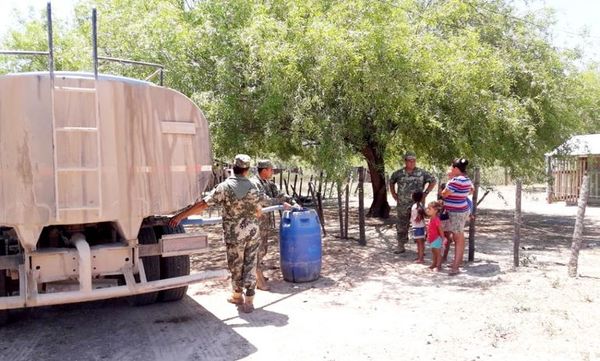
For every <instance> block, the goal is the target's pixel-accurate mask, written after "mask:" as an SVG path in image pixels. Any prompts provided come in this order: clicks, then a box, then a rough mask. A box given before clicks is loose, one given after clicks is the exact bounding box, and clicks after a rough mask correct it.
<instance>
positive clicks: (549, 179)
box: [546, 155, 554, 203]
mask: <svg viewBox="0 0 600 361" xmlns="http://www.w3.org/2000/svg"><path fill="white" fill-rule="evenodd" d="M552 183H554V182H553V179H552V157H551V156H549V155H547V156H546V202H548V203H552V194H553V193H554V191H553V189H552V185H553V184H552Z"/></svg>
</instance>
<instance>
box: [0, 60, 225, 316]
mask: <svg viewBox="0 0 600 361" xmlns="http://www.w3.org/2000/svg"><path fill="white" fill-rule="evenodd" d="M0 155H1V156H0V313H2V316H5V315H6V310H8V309H14V308H23V307H35V306H44V305H56V304H64V303H72V302H80V301H90V300H99V299H107V298H113V297H122V296H129V299H130V300H131V302H132V303H133V304H149V303H153V302H155V301H157V300H163V301H172V300H178V299H181V298H182V297H183V296H184V295H185V293H186V288H187V285H188V284H190V283H193V282H198V281H201V280H204V279H207V278H211V277H218V276H222V275H223V272H219V271H214V272H211V271H205V272H200V273H195V274H190V262H189V254H192V253H197V252H201V251H203V250H205V249H206V247H207V236H206V235H205V234H201V233H193V234H187V233H184V230H183V228H181V227H179V228H170V227H168V226H167V223H166V221H167V220H168V218H167V217H165V216H161V215H168V214H171V213H172V212H174V211H175V210H178V209H181V208H183V207H185V206H186V205H189V204H191V203H193V202H194V200H195V199H196V198H197V197H198V196H199V195H200V194H201V193H202V192H203V191H204V190H205V187H206V186H207V184H208V183H209V181H210V180H211V177H212V171H211V164H212V155H211V144H210V139H209V130H208V124H207V121H206V119H205V118H204V116H203V114H202V112H201V111H200V109H198V107H197V106H196V105H195V104H194V103H193V102H192V101H191V100H190V99H188V98H187V97H186V96H184V95H183V94H181V93H179V92H177V91H174V90H172V89H168V88H166V87H162V86H158V85H155V84H153V83H150V82H146V81H140V80H135V79H130V78H125V77H118V76H110V75H101V74H97V73H96V74H94V73H80V72H53V71H47V72H35V73H17V74H10V75H5V76H0Z"/></svg>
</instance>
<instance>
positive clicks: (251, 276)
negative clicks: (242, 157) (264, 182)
mask: <svg viewBox="0 0 600 361" xmlns="http://www.w3.org/2000/svg"><path fill="white" fill-rule="evenodd" d="M236 162H237V157H236ZM249 162H250V157H248V166H249ZM204 201H205V202H206V204H207V205H208V206H212V205H215V204H218V205H220V206H222V207H223V212H222V218H223V239H224V241H225V246H226V249H227V266H228V267H229V271H230V272H231V285H232V287H233V291H234V292H239V293H241V292H242V289H243V288H246V295H247V296H253V295H254V289H255V287H256V252H257V250H258V244H259V221H258V216H259V211H260V208H261V204H269V203H270V199H269V198H268V197H267V196H266V195H265V194H264V193H263V192H261V191H260V190H259V189H257V188H256V186H255V185H254V184H252V182H250V179H248V178H246V177H244V176H241V175H233V176H231V177H229V178H227V179H226V180H225V181H223V182H222V183H220V184H219V185H217V187H216V188H215V189H214V190H213V191H211V192H210V193H209V194H208V195H207V196H206V197H205V198H204Z"/></svg>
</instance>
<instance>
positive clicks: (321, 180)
mask: <svg viewBox="0 0 600 361" xmlns="http://www.w3.org/2000/svg"><path fill="white" fill-rule="evenodd" d="M317 193H320V194H323V171H321V173H320V174H319V188H318V189H317Z"/></svg>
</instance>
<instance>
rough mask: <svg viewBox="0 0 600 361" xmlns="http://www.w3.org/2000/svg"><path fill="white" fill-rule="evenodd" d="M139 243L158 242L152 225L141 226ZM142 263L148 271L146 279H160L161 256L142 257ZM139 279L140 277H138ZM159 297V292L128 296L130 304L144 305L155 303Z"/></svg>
mask: <svg viewBox="0 0 600 361" xmlns="http://www.w3.org/2000/svg"><path fill="white" fill-rule="evenodd" d="M138 242H139V244H154V243H157V242H158V241H157V238H156V236H155V235H154V231H153V230H152V228H150V227H142V228H140V233H139V234H138ZM141 260H142V263H143V264H144V271H145V272H146V280H148V281H156V280H159V279H160V256H149V257H142V258H141ZM136 280H137V281H139V278H138V277H136ZM157 298H158V291H157V292H149V293H143V294H141V295H135V296H131V297H129V298H128V301H129V304H131V305H132V306H144V305H150V304H152V303H155V302H156V300H157Z"/></svg>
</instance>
